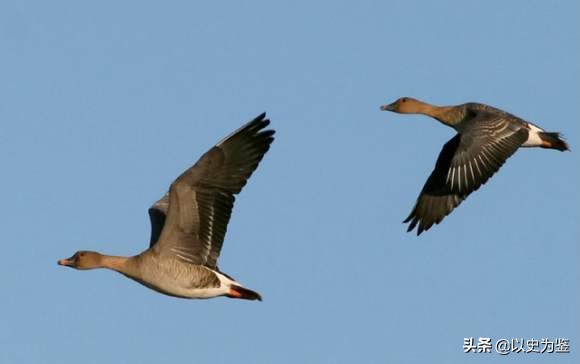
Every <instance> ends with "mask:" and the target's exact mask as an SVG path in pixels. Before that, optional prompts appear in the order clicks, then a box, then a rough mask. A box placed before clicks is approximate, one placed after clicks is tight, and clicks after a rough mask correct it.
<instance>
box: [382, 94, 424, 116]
mask: <svg viewBox="0 0 580 364" xmlns="http://www.w3.org/2000/svg"><path fill="white" fill-rule="evenodd" d="M425 106H426V104H425V103H424V102H422V101H419V100H417V99H414V98H412V97H401V98H399V99H397V101H395V102H393V103H390V104H387V105H383V106H381V110H383V111H392V112H396V113H399V114H418V113H421V112H422V111H423V110H424V109H425Z"/></svg>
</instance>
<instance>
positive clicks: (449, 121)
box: [418, 103, 465, 126]
mask: <svg viewBox="0 0 580 364" xmlns="http://www.w3.org/2000/svg"><path fill="white" fill-rule="evenodd" d="M418 113H419V114H423V115H427V116H430V117H432V118H433V119H436V120H438V121H440V122H441V123H443V124H446V125H449V126H454V125H457V124H459V123H460V122H461V121H462V120H463V118H464V116H465V110H464V109H463V108H462V107H459V106H435V105H430V104H427V103H424V104H423V105H421V106H420V108H419V110H418Z"/></svg>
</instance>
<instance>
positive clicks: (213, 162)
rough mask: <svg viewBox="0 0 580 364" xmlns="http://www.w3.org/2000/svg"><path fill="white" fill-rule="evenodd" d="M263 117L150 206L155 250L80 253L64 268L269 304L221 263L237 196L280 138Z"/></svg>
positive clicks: (177, 292) (180, 292) (181, 293)
mask: <svg viewBox="0 0 580 364" xmlns="http://www.w3.org/2000/svg"><path fill="white" fill-rule="evenodd" d="M265 117H266V114H265V113H263V114H261V115H259V116H258V117H256V118H255V119H254V120H252V121H250V122H248V123H247V124H246V125H244V126H242V127H241V128H240V129H238V130H236V131H235V132H233V133H232V134H230V135H229V136H227V137H226V138H225V139H223V140H222V141H220V142H219V143H217V144H216V145H215V146H214V147H213V148H211V149H210V150H209V151H208V152H206V153H205V154H204V155H203V156H202V157H201V158H200V159H199V160H198V161H197V163H196V164H195V165H194V166H193V167H191V168H189V169H188V170H186V171H185V172H183V173H182V174H181V175H180V176H179V177H177V179H176V180H175V181H174V182H173V183H172V184H171V186H170V188H169V192H167V193H166V194H165V195H164V196H163V197H162V198H161V199H160V200H159V201H157V202H156V203H155V204H154V205H153V206H151V208H150V209H149V217H150V219H151V240H150V245H149V248H148V249H147V250H145V251H143V252H142V253H141V254H138V255H136V256H132V257H117V256H109V255H104V254H99V253H97V252H92V251H78V252H76V253H75V254H74V255H73V256H72V257H70V258H68V259H61V260H59V261H58V264H60V265H64V266H68V267H72V268H76V269H94V268H107V269H112V270H114V271H117V272H119V273H122V274H124V275H125V276H127V277H129V278H131V279H133V280H135V281H137V282H139V283H141V284H143V285H144V286H147V287H149V288H151V289H153V290H155V291H157V292H160V293H163V294H166V295H169V296H174V297H181V298H211V297H217V296H227V297H230V298H242V299H247V300H262V298H261V296H260V294H258V293H257V292H254V291H252V290H249V289H247V288H244V287H242V285H241V284H240V283H238V282H237V281H235V280H234V279H233V278H231V277H229V276H228V275H226V274H225V273H223V272H221V271H220V269H219V268H218V264H217V261H218V258H219V254H220V250H221V248H222V244H223V240H224V236H225V234H226V230H227V225H228V221H229V220H230V215H231V212H232V207H233V205H234V200H235V197H234V195H236V194H238V193H239V192H240V191H241V189H242V187H244V185H245V184H246V182H247V180H248V178H250V176H251V175H252V173H253V172H254V170H255V169H256V168H257V167H258V164H259V163H260V161H261V160H262V158H263V157H264V154H265V153H266V152H267V151H268V149H269V148H270V144H271V143H272V141H273V140H274V137H273V135H274V130H264V128H265V127H266V126H268V125H269V124H270V120H268V119H266V118H265Z"/></svg>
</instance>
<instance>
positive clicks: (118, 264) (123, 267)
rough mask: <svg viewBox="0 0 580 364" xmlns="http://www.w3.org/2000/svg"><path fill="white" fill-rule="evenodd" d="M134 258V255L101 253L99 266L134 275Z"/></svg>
mask: <svg viewBox="0 0 580 364" xmlns="http://www.w3.org/2000/svg"><path fill="white" fill-rule="evenodd" d="M134 259H135V257H118V256H114V255H102V257H101V267H102V268H107V269H111V270H114V271H116V272H119V273H122V274H125V275H128V276H134V275H135V274H136V262H135V261H134Z"/></svg>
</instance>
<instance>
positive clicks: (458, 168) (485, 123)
mask: <svg viewBox="0 0 580 364" xmlns="http://www.w3.org/2000/svg"><path fill="white" fill-rule="evenodd" d="M513 121H514V120H512V119H510V118H509V117H506V116H505V115H496V116H495V117H490V115H489V114H485V117H483V116H482V117H476V118H475V119H474V120H473V122H472V123H471V124H470V125H469V127H468V128H466V129H465V130H462V132H461V133H459V134H457V135H455V136H454V137H453V138H451V140H449V141H448V142H447V143H446V144H445V145H444V146H443V149H442V150H441V153H440V154H439V157H438V158H437V162H436V163H435V169H434V170H433V172H431V175H430V176H429V178H428V179H427V182H426V183H425V186H423V189H422V190H421V193H420V195H419V197H418V198H417V202H416V204H415V207H413V210H412V211H411V213H410V214H409V216H408V217H407V219H405V221H404V222H405V223H409V227H408V229H407V231H411V230H413V229H414V228H415V226H418V227H417V235H419V234H421V233H422V232H423V231H425V230H428V229H429V228H430V227H431V226H433V224H438V223H440V222H441V221H442V220H443V218H444V217H445V216H447V215H449V213H451V211H453V209H454V208H455V207H457V206H458V205H459V204H460V203H461V202H462V201H463V200H464V199H465V198H466V197H467V196H468V195H469V194H470V193H472V192H473V191H476V190H477V189H478V188H479V187H480V186H481V185H483V184H484V183H485V182H487V180H488V179H489V178H490V177H491V176H493V174H494V173H495V172H497V171H498V170H499V168H500V167H501V166H502V165H503V164H504V162H505V161H506V160H507V159H508V158H509V157H510V156H511V155H512V154H514V153H515V151H516V150H517V149H518V148H519V147H520V146H521V145H522V144H523V143H524V142H525V141H526V140H527V138H528V129H527V128H526V127H525V126H524V124H523V123H519V122H513Z"/></svg>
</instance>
